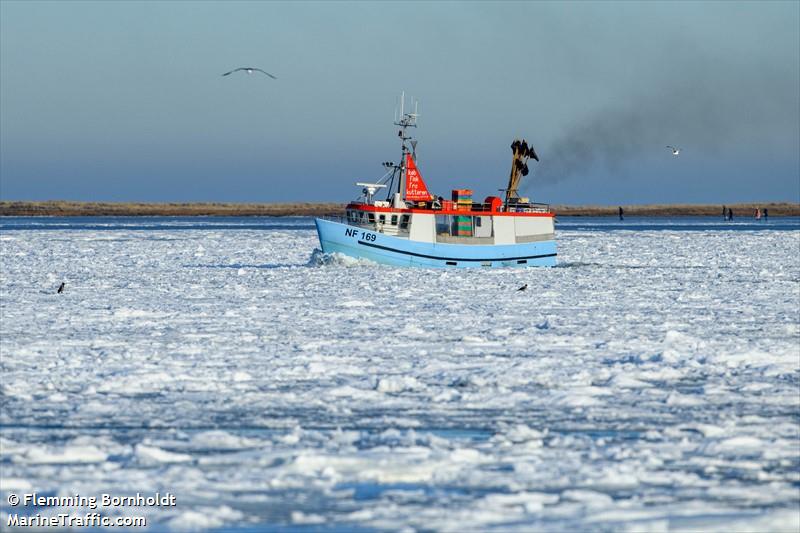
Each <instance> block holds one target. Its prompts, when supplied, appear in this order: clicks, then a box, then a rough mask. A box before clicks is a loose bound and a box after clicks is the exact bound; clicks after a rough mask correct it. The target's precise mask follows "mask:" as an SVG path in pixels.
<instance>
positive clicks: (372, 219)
mask: <svg viewBox="0 0 800 533" xmlns="http://www.w3.org/2000/svg"><path fill="white" fill-rule="evenodd" d="M367 221H369V223H370V224H374V223H375V213H370V214H368V215H367Z"/></svg>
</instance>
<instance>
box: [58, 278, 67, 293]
mask: <svg viewBox="0 0 800 533" xmlns="http://www.w3.org/2000/svg"><path fill="white" fill-rule="evenodd" d="M65 285H66V283H64V282H63V281H62V282H61V285H59V286H58V294H61V293H62V292H64V286H65Z"/></svg>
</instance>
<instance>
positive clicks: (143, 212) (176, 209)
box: [0, 201, 800, 219]
mask: <svg viewBox="0 0 800 533" xmlns="http://www.w3.org/2000/svg"><path fill="white" fill-rule="evenodd" d="M344 206H345V204H343V203H264V204H256V203H133V202H67V201H45V202H22V201H20V202H15V201H0V216H51V217H92V216H240V217H243V216H269V217H285V216H324V215H339V214H341V213H342V211H343V209H344ZM726 207H729V208H731V209H733V214H734V219H735V218H737V217H739V218H749V217H752V216H753V212H754V211H755V210H756V208H760V209H762V210H763V209H764V208H767V209H768V210H769V216H771V217H772V216H776V217H780V216H800V203H790V202H762V203H758V202H748V203H738V204H730V205H726ZM551 208H552V210H553V211H554V212H555V213H556V214H557V215H562V216H592V217H602V216H617V215H618V212H619V206H593V205H589V206H571V205H553V206H551ZM622 208H623V209H624V210H625V215H626V216H653V217H663V216H719V217H722V204H714V205H712V204H650V205H623V206H622Z"/></svg>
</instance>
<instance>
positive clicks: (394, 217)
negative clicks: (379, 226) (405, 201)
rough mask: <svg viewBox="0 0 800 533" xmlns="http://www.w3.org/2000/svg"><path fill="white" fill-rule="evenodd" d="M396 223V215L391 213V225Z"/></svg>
mask: <svg viewBox="0 0 800 533" xmlns="http://www.w3.org/2000/svg"><path fill="white" fill-rule="evenodd" d="M396 225H397V215H392V226H396Z"/></svg>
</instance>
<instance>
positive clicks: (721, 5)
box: [0, 0, 800, 204]
mask: <svg viewBox="0 0 800 533" xmlns="http://www.w3.org/2000/svg"><path fill="white" fill-rule="evenodd" d="M243 65H253V66H259V67H261V68H264V69H265V70H267V71H269V72H272V73H274V74H275V75H276V76H278V80H271V79H268V78H266V77H264V76H255V75H253V76H247V75H244V74H242V75H235V76H228V77H224V78H223V77H221V76H220V74H221V73H223V72H225V71H227V70H230V69H232V68H235V67H238V66H243ZM401 90H404V91H406V94H407V95H411V96H413V97H415V98H418V99H419V101H420V113H421V117H420V120H419V126H420V127H419V129H418V131H417V135H418V139H419V149H418V156H419V158H418V163H419V166H420V170H421V173H422V175H423V177H424V178H425V180H426V181H427V182H428V185H429V187H430V188H431V189H432V191H433V192H435V193H437V194H443V195H447V193H448V191H449V190H450V189H451V188H454V187H470V188H472V189H474V190H475V192H476V194H477V195H479V196H483V195H487V194H493V193H495V192H496V190H497V189H499V188H502V187H504V186H505V184H506V181H507V176H508V170H509V168H510V163H511V150H510V148H509V144H510V143H511V141H512V140H513V139H514V138H515V137H525V138H526V139H528V141H529V142H531V144H533V145H534V146H535V147H536V149H537V151H538V153H539V155H540V157H541V159H542V163H541V164H540V165H539V166H538V167H533V168H532V172H531V174H530V175H529V176H528V177H527V178H526V179H527V182H526V183H525V184H524V186H523V187H524V191H525V192H526V193H527V194H529V195H530V196H532V197H533V198H534V199H535V200H537V201H546V202H547V201H549V202H552V203H569V204H627V203H662V202H685V203H696V202H711V203H731V202H735V201H750V200H753V201H768V200H777V201H781V200H782V201H800V148H799V147H800V3H798V2H793V1H787V2H758V3H756V2H752V3H750V2H707V3H706V2H675V3H657V2H647V3H644V2H642V3H636V2H620V3H616V2H592V3H588V2H574V3H548V2H508V3H500V2H493V3H481V2H469V3H458V2H433V3H422V2H417V3H387V2H381V3H378V2H375V3H370V2H356V3H346V2H341V3H340V2H306V3H303V2H295V3H280V2H241V3H237V2H225V3H217V2H190V1H181V2H177V1H176V2H120V1H115V2H106V3H102V2H85V3H84V2H9V1H6V0H3V1H2V2H1V3H0V198H2V199H4V200H17V199H19V200H25V199H27V200H45V199H69V200H88V201H102V200H107V201H171V202H173V201H174V202H191V201H249V202H280V201H344V200H347V199H349V198H351V197H353V196H355V195H356V194H357V193H358V190H357V188H356V187H355V186H354V185H353V184H354V182H355V181H365V180H373V179H375V178H377V177H379V176H380V175H381V174H382V168H381V166H380V163H381V162H382V161H386V160H388V159H395V160H396V159H397V157H398V148H399V146H398V144H397V141H396V137H395V136H396V131H395V128H394V126H393V125H392V124H391V122H392V118H393V112H394V108H395V104H396V101H397V98H398V95H399V93H400V91H401ZM666 145H676V146H680V147H681V148H682V149H683V151H682V153H681V155H680V156H679V157H672V155H671V154H670V153H669V151H668V150H667V148H666Z"/></svg>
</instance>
